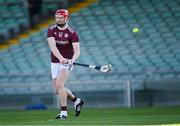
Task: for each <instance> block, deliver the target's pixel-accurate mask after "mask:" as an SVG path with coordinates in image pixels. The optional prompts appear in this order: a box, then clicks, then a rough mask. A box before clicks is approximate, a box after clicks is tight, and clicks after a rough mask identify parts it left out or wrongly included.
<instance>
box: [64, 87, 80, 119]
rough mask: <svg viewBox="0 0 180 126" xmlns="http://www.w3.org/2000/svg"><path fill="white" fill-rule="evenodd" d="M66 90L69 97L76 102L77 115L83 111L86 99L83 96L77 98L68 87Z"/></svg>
mask: <svg viewBox="0 0 180 126" xmlns="http://www.w3.org/2000/svg"><path fill="white" fill-rule="evenodd" d="M66 92H67V94H68V98H69V99H70V100H71V101H72V102H73V103H74V109H75V116H76V117H77V116H79V114H80V113H81V108H82V106H83V104H84V101H83V100H82V99H81V98H77V97H76V96H75V95H74V94H73V93H72V92H71V90H69V89H68V88H66Z"/></svg>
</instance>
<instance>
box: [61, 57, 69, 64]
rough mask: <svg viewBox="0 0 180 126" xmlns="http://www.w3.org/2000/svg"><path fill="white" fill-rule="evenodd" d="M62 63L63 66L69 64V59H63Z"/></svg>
mask: <svg viewBox="0 0 180 126" xmlns="http://www.w3.org/2000/svg"><path fill="white" fill-rule="evenodd" d="M60 62H61V63H62V64H67V63H68V59H65V58H62V59H60Z"/></svg>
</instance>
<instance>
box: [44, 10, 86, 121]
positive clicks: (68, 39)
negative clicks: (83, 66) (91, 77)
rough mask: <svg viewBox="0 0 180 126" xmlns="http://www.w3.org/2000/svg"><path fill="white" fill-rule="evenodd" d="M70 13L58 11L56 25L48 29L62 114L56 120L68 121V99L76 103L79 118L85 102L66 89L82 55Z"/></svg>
mask: <svg viewBox="0 0 180 126" xmlns="http://www.w3.org/2000/svg"><path fill="white" fill-rule="evenodd" d="M68 21H69V12H68V10H66V9H60V10H57V11H56V13H55V22H56V23H55V24H53V25H52V26H50V27H49V28H48V33H47V37H48V43H49V47H50V49H51V74H52V81H53V85H54V87H55V90H56V93H57V94H58V95H59V98H60V105H61V106H60V108H61V112H60V113H59V114H58V115H57V117H56V119H66V118H67V116H68V114H67V98H69V99H70V100H71V101H73V102H74V107H75V116H79V114H80V112H81V108H82V106H83V104H84V101H83V100H82V99H80V98H77V97H76V96H74V95H73V94H72V92H71V91H70V90H69V89H67V88H65V86H64V85H65V83H66V81H67V79H68V77H69V75H70V72H71V70H72V68H73V63H74V62H75V60H76V59H77V58H78V57H79V55H80V45H79V37H78V34H77V33H76V31H74V30H73V29H72V28H71V27H70V26H69V25H68Z"/></svg>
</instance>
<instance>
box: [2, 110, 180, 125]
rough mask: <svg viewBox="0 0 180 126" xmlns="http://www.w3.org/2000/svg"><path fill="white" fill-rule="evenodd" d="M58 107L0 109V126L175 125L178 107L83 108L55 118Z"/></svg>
mask: <svg viewBox="0 0 180 126" xmlns="http://www.w3.org/2000/svg"><path fill="white" fill-rule="evenodd" d="M58 112H59V110H55V109H53V110H52V109H48V110H0V125H160V124H179V125H180V107H146V108H131V109H128V108H107V109H105V108H99V109H98V108H84V109H83V110H82V113H81V115H80V116H79V117H74V111H73V110H72V109H70V110H69V113H68V114H69V115H68V119H66V120H56V119H54V118H55V116H56V115H57V114H58Z"/></svg>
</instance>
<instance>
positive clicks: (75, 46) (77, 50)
mask: <svg viewBox="0 0 180 126" xmlns="http://www.w3.org/2000/svg"><path fill="white" fill-rule="evenodd" d="M72 46H73V50H74V55H73V57H72V61H73V62H74V61H75V60H76V59H77V58H78V57H79V56H80V44H79V42H74V43H72Z"/></svg>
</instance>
